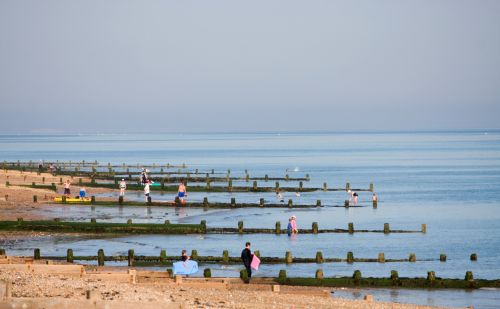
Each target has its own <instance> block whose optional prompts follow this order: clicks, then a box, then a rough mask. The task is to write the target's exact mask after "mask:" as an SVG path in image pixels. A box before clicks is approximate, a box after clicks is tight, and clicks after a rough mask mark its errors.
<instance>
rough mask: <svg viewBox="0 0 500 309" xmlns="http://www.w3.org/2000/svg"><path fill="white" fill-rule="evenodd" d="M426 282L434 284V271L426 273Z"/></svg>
mask: <svg viewBox="0 0 500 309" xmlns="http://www.w3.org/2000/svg"><path fill="white" fill-rule="evenodd" d="M427 282H428V283H429V284H433V283H435V282H436V273H435V272H434V271H428V272H427Z"/></svg>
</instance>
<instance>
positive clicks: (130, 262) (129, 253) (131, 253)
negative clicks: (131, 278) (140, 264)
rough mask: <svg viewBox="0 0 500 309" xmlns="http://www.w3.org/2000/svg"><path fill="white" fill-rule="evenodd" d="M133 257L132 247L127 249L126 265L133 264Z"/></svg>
mask: <svg viewBox="0 0 500 309" xmlns="http://www.w3.org/2000/svg"><path fill="white" fill-rule="evenodd" d="M134 258H135V254H134V249H129V250H128V266H129V267H130V266H134Z"/></svg>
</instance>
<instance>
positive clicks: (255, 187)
mask: <svg viewBox="0 0 500 309" xmlns="http://www.w3.org/2000/svg"><path fill="white" fill-rule="evenodd" d="M252 189H253V190H254V191H256V190H257V181H256V180H254V181H253V188H252Z"/></svg>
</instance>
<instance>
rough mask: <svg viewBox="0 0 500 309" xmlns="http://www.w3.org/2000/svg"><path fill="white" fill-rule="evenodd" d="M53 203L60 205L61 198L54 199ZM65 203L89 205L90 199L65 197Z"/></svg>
mask: <svg viewBox="0 0 500 309" xmlns="http://www.w3.org/2000/svg"><path fill="white" fill-rule="evenodd" d="M54 202H59V203H61V202H62V197H54ZM66 203H90V198H88V197H84V198H83V199H80V198H74V197H67V198H66Z"/></svg>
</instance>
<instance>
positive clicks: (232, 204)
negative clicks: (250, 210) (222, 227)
mask: <svg viewBox="0 0 500 309" xmlns="http://www.w3.org/2000/svg"><path fill="white" fill-rule="evenodd" d="M235 206H236V198H235V197H232V198H231V207H235Z"/></svg>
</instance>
